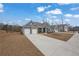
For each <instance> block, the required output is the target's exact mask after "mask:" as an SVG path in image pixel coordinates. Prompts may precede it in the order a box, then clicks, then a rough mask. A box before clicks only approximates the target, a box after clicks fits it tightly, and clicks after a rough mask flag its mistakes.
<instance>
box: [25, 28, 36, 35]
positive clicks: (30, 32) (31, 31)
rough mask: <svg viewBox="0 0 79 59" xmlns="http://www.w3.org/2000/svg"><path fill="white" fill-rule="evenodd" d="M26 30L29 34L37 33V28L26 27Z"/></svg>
mask: <svg viewBox="0 0 79 59" xmlns="http://www.w3.org/2000/svg"><path fill="white" fill-rule="evenodd" d="M24 31H25V32H26V33H28V34H36V33H37V29H32V30H31V29H30V28H25V29H24Z"/></svg>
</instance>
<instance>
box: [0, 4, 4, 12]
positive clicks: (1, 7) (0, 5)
mask: <svg viewBox="0 0 79 59" xmlns="http://www.w3.org/2000/svg"><path fill="white" fill-rule="evenodd" d="M3 11H4V10H3V4H1V3H0V13H1V12H3Z"/></svg>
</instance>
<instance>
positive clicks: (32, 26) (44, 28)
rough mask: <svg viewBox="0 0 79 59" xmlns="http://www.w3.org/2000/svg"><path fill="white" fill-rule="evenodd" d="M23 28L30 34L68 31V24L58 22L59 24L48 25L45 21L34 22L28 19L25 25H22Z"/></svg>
mask: <svg viewBox="0 0 79 59" xmlns="http://www.w3.org/2000/svg"><path fill="white" fill-rule="evenodd" d="M23 30H25V31H26V32H27V33H30V34H32V33H33V34H36V33H49V32H64V31H65V32H67V31H69V25H68V24H63V26H62V24H59V25H49V24H48V23H47V22H43V23H40V22H34V21H30V22H29V23H27V24H26V25H24V26H23Z"/></svg>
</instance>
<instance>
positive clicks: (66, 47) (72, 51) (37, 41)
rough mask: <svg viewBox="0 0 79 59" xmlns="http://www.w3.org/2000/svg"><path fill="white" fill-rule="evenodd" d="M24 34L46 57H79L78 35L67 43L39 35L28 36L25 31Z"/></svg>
mask: <svg viewBox="0 0 79 59" xmlns="http://www.w3.org/2000/svg"><path fill="white" fill-rule="evenodd" d="M24 34H25V36H27V37H28V38H29V40H30V41H31V42H32V43H33V44H34V45H35V46H36V47H37V48H38V49H39V50H40V51H41V52H42V53H43V54H44V55H46V56H79V40H78V39H79V37H76V36H78V35H79V34H75V35H74V36H73V37H72V38H71V39H70V40H69V41H67V42H64V41H60V40H57V39H54V38H50V37H46V36H43V35H40V34H29V33H27V32H26V31H24ZM74 38H76V39H74ZM74 40H76V41H77V43H76V42H74ZM73 45H74V46H73Z"/></svg>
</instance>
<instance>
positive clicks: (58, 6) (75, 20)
mask: <svg viewBox="0 0 79 59" xmlns="http://www.w3.org/2000/svg"><path fill="white" fill-rule="evenodd" d="M62 19H63V22H64V23H66V24H70V25H72V26H79V3H3V4H1V3H0V23H4V24H13V25H16V24H18V25H25V24H27V23H28V22H29V21H31V20H32V21H36V22H43V21H47V22H49V23H50V24H52V23H53V24H61V23H62Z"/></svg>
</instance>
